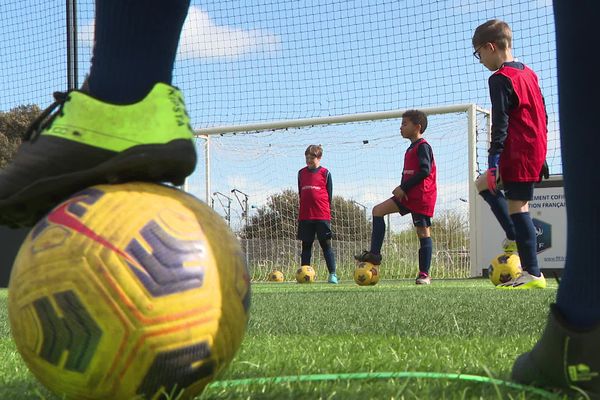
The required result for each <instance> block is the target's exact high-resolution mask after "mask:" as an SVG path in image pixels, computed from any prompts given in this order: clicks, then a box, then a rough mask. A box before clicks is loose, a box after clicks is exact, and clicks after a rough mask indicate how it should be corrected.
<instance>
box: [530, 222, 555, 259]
mask: <svg viewBox="0 0 600 400" xmlns="http://www.w3.org/2000/svg"><path fill="white" fill-rule="evenodd" d="M533 226H535V237H536V242H537V244H536V251H537V252H538V253H541V252H542V251H544V250H548V249H549V248H551V247H552V225H551V224H549V223H547V222H544V221H542V220H539V219H537V218H533Z"/></svg>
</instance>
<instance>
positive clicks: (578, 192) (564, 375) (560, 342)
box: [512, 0, 600, 399]
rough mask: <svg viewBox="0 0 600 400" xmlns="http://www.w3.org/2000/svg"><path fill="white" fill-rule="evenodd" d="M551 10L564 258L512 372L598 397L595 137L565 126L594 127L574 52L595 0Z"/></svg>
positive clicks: (590, 24)
mask: <svg viewBox="0 0 600 400" xmlns="http://www.w3.org/2000/svg"><path fill="white" fill-rule="evenodd" d="M554 15H555V20H556V32H557V51H558V94H559V97H560V104H559V107H560V110H559V111H560V126H561V129H560V134H561V151H562V165H563V176H564V187H565V198H566V202H567V260H566V263H565V268H564V273H563V277H562V280H561V282H560V285H559V287H558V294H557V300H556V305H553V306H552V307H551V309H550V314H549V317H548V323H547V325H546V328H545V330H544V333H543V335H542V336H541V338H540V340H539V341H538V342H537V344H536V345H535V346H534V348H533V349H532V350H531V351H530V352H528V353H525V354H523V355H521V356H520V357H519V358H518V359H517V361H516V362H515V365H514V367H513V372H512V376H513V379H515V380H517V381H518V382H521V383H526V384H531V383H535V384H538V385H544V386H549V387H560V388H574V389H577V390H578V391H581V390H584V391H586V392H587V393H588V397H590V398H594V399H600V290H599V288H600V268H599V267H598V257H597V253H596V247H595V246H597V245H598V243H600V228H599V227H600V213H598V200H597V199H598V197H597V195H596V191H597V190H598V187H599V186H600V175H598V174H596V173H595V172H594V169H595V164H596V162H595V160H596V159H597V149H598V148H599V144H600V143H599V140H598V135H596V134H586V135H578V136H577V138H574V137H573V132H597V130H598V122H597V118H596V112H597V110H598V108H599V107H600V101H599V100H598V98H597V97H595V96H592V97H590V96H587V95H586V94H587V93H589V88H590V87H598V84H600V82H599V81H600V79H599V76H598V74H597V73H595V70H596V66H595V65H594V64H593V63H581V60H579V59H578V58H579V55H580V54H581V53H582V52H585V51H586V50H585V49H586V48H587V45H586V43H585V41H581V40H580V38H582V37H591V36H588V35H594V32H596V31H597V28H596V25H597V21H598V19H599V18H600V3H599V2H596V1H591V0H590V1H584V2H581V3H578V5H577V7H573V5H572V3H571V2H569V1H566V0H558V1H555V2H554ZM594 82H596V83H594ZM574 139H575V140H574Z"/></svg>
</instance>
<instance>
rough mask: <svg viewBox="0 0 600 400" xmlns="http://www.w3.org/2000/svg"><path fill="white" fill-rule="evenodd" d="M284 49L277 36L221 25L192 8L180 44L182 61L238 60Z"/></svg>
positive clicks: (255, 30)
mask: <svg viewBox="0 0 600 400" xmlns="http://www.w3.org/2000/svg"><path fill="white" fill-rule="evenodd" d="M280 48H281V40H280V38H279V37H278V36H277V35H274V34H272V33H269V32H266V31H263V30H259V29H249V30H243V29H238V28H233V27H228V26H224V25H217V24H216V23H215V22H214V21H213V20H212V19H211V18H210V16H209V15H208V13H207V12H206V11H204V10H202V9H200V8H199V7H195V6H192V7H190V9H189V12H188V16H187V19H186V21H185V24H184V26H183V32H182V34H181V40H180V43H179V57H181V58H186V59H190V58H238V57H241V56H243V55H246V54H251V53H270V52H274V51H277V50H279V49H280Z"/></svg>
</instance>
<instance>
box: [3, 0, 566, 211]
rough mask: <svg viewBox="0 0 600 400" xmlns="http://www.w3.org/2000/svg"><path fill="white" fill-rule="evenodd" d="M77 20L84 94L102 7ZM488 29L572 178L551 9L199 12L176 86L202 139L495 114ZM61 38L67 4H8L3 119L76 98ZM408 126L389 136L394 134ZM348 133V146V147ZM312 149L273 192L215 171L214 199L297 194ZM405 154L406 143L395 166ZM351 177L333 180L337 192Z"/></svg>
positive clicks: (200, 5) (295, 159) (354, 7)
mask: <svg viewBox="0 0 600 400" xmlns="http://www.w3.org/2000/svg"><path fill="white" fill-rule="evenodd" d="M78 11H79V15H78V18H79V25H80V28H79V31H80V32H79V33H80V41H79V43H80V46H79V60H80V63H79V70H80V77H79V80H80V82H81V81H82V80H83V76H84V74H85V73H86V72H87V70H88V68H89V59H90V56H91V42H92V37H93V34H92V32H93V1H92V0H86V1H81V2H79V4H78ZM490 18H501V19H504V20H506V21H507V22H509V23H510V24H511V26H512V28H513V31H514V43H513V48H514V51H513V53H514V55H515V56H516V57H517V58H519V59H520V60H521V61H523V62H525V63H526V64H528V65H529V66H530V67H532V68H533V69H534V70H535V71H536V72H537V73H538V76H539V78H540V84H541V86H542V90H543V93H544V95H545V98H546V102H547V104H548V111H549V114H550V126H549V128H550V135H549V161H550V163H551V167H552V172H555V173H556V172H561V167H560V157H559V156H558V148H559V144H558V141H557V139H556V138H557V136H558V117H557V115H556V113H557V111H558V107H557V104H558V98H557V87H556V61H555V43H554V22H553V16H552V7H551V2H550V1H549V0H528V1H525V0H500V1H498V0H484V1H475V0H473V1H471V0H469V1H466V0H446V1H431V2H422V1H415V0H409V1H397V0H393V1H392V0H381V1H371V0H367V1H365V0H362V1H333V0H321V1H313V0H307V1H302V2H300V1H291V0H288V1H275V0H257V1H252V2H250V1H233V0H221V1H204V2H198V1H193V2H192V7H191V9H190V12H189V15H188V19H187V21H186V25H185V27H184V32H183V34H182V39H181V43H180V52H179V54H178V59H177V63H176V68H175V71H174V84H176V85H177V86H179V87H181V88H182V89H183V90H184V94H185V97H186V100H187V103H188V106H189V111H190V113H191V116H192V120H193V123H194V126H195V128H197V129H201V128H206V127H212V126H218V125H231V124H243V123H248V122H256V121H268V120H280V119H293V118H309V117H318V116H327V115H340V114H350V113H357V112H373V111H385V110H393V109H408V108H424V107H434V106H439V105H448V104H457V103H459V104H463V103H476V104H478V105H480V106H482V107H484V108H489V100H488V92H487V77H488V76H489V74H490V73H489V71H487V70H486V69H485V68H484V67H483V66H482V65H480V64H479V63H478V62H477V60H475V59H474V58H473V56H472V51H473V49H472V47H471V43H470V38H471V36H472V33H473V30H474V29H475V27H476V26H477V25H479V24H480V23H482V22H484V21H485V20H487V19H490ZM64 31H65V21H64V1H58V0H50V1H47V2H44V3H43V5H41V4H40V3H39V2H36V1H33V0H24V1H17V0H3V1H2V3H1V4H0V35H1V37H2V41H1V42H0V73H1V76H2V78H1V79H0V110H7V109H9V108H11V107H14V106H17V105H19V104H27V103H36V104H38V105H40V107H42V108H44V107H46V106H47V105H48V104H49V103H50V102H51V101H52V98H51V93H52V92H53V91H55V90H64V89H65V88H66V78H65V62H66V61H65V54H66V50H65V39H64ZM397 124H398V123H397V121H394V122H393V123H390V124H389V126H387V127H386V128H385V129H387V130H389V134H388V131H387V130H385V131H384V133H382V134H383V136H385V137H388V136H389V135H393V134H397V129H396V127H397ZM375 127H378V125H372V126H371V127H370V128H369V127H367V128H365V129H366V131H367V132H368V131H369V129H371V130H372V129H374V128H375ZM328 129H329V131H331V129H334V128H328ZM344 129H345V128H340V132H339V135H342V134H348V133H342V132H343V131H344ZM379 129H380V128H379V127H378V128H377V130H379ZM381 129H384V128H383V127H381ZM432 129H433V126H432ZM360 135H361V136H365V134H363V133H361V134H360ZM309 138H310V140H313V139H312V138H311V137H310V136H309V137H307V139H306V140H309ZM318 138H319V136H318V135H316V136H314V140H319V139H318ZM282 140H283V141H285V140H289V139H282V137H278V136H271V137H270V138H269V139H268V140H267V142H269V143H267V142H265V143H267V144H277V143H280V142H281V141H282ZM357 140H358V136H357ZM307 144H309V143H304V142H303V141H302V140H299V141H298V144H297V146H296V147H294V148H290V150H289V153H288V154H287V155H286V157H287V159H288V160H289V164H288V165H287V166H286V165H279V166H277V169H278V171H277V172H278V173H279V176H278V177H277V178H278V179H275V178H274V177H268V176H265V178H264V179H266V182H259V181H258V180H257V179H258V176H261V174H264V175H266V174H267V173H266V172H259V171H253V172H251V173H250V174H248V172H247V171H239V170H231V171H228V163H226V162H221V163H220V164H219V162H220V161H219V159H218V158H215V159H213V162H212V169H213V170H214V171H219V173H220V174H223V175H222V176H223V177H224V178H222V179H218V180H215V179H214V182H213V188H211V191H221V192H223V193H228V192H229V191H230V190H231V189H232V188H233V187H236V188H238V189H240V190H242V191H244V192H246V193H249V192H251V191H253V190H254V189H253V188H264V187H268V186H269V185H270V186H271V188H272V189H273V190H275V189H280V188H282V187H294V184H295V183H294V177H295V173H296V171H297V169H298V168H299V167H301V166H302V162H303V160H302V158H303V157H302V149H303V147H305V145H307ZM262 145H263V146H264V145H265V144H262ZM325 145H326V144H325ZM405 145H406V144H405V143H403V142H402V140H401V139H400V138H398V140H397V144H396V148H397V152H398V153H399V154H400V159H399V160H395V162H396V163H398V162H401V155H402V153H403V149H404V148H405ZM299 149H300V150H299ZM242 150H243V149H242ZM441 151H443V150H441ZM297 153H300V154H297ZM326 154H327V153H326ZM329 154H331V153H329ZM440 157H442V155H440ZM325 161H326V157H325V158H324V163H325ZM236 168H238V169H239V168H240V167H236ZM241 168H245V167H241ZM254 168H259V167H258V166H257V167H254ZM390 168H393V167H390ZM400 168H401V165H398V166H397V169H400ZM284 171H285V172H284ZM394 172H395V173H396V175H399V171H396V170H395V171H394ZM248 175H254V176H253V177H254V178H256V179H249V177H248ZM345 175H346V171H343V172H342V171H335V172H334V176H338V177H339V178H338V182H339V183H340V184H339V185H338V187H342V182H341V181H342V180H343V179H344V176H345ZM348 175H350V174H349V173H348ZM367 175H368V174H367ZM390 179H391V180H393V178H390ZM202 181H203V173H202V171H199V172H198V174H196V175H195V176H194V177H192V179H191V182H192V183H193V189H192V190H193V192H194V193H195V194H197V195H198V196H200V197H201V198H204V197H205V193H204V188H203V182H202ZM275 181H277V182H279V181H281V183H277V184H276V185H274V184H273V182H275ZM286 182H289V184H287V183H286ZM234 185H235V186H234ZM261 190H262V189H261ZM386 190H387V188H386ZM390 190H391V188H390ZM262 191H263V192H264V190H262ZM382 193H387V192H382ZM338 194H343V195H345V196H352V195H353V194H352V193H351V192H350V191H349V192H347V193H344V192H338ZM386 195H387V194H386ZM260 197H261V196H258V195H256V194H253V198H254V199H259V198H260ZM262 197H263V198H264V195H263V196H262ZM363 200H364V199H363ZM365 201H366V200H365ZM373 201H375V200H373ZM368 205H369V206H372V202H371V203H369V204H368Z"/></svg>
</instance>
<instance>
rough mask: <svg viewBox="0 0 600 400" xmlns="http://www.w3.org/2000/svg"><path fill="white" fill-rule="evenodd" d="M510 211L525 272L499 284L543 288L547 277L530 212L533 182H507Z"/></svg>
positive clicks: (505, 286)
mask: <svg viewBox="0 0 600 400" xmlns="http://www.w3.org/2000/svg"><path fill="white" fill-rule="evenodd" d="M504 186H505V188H506V197H507V198H508V212H509V214H510V218H511V220H512V221H513V225H514V227H515V233H516V242H517V248H518V250H519V258H520V259H521V268H523V273H522V274H521V275H520V276H518V277H517V278H516V279H514V280H512V281H510V282H507V283H503V284H501V285H498V286H497V287H498V288H501V289H543V288H545V287H546V278H545V277H544V275H543V274H542V273H541V271H540V267H539V265H538V261H537V239H536V231H535V226H534V225H533V220H532V219H531V215H530V214H529V200H531V199H532V198H533V186H534V184H533V183H523V182H517V183H515V182H511V183H508V182H505V183H504Z"/></svg>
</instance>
